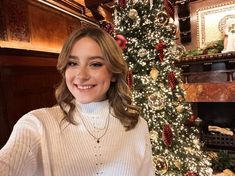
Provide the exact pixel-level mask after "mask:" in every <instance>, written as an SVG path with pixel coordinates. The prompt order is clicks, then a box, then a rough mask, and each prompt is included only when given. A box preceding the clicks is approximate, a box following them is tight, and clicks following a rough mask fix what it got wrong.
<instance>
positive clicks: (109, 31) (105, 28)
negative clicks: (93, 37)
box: [99, 21, 114, 34]
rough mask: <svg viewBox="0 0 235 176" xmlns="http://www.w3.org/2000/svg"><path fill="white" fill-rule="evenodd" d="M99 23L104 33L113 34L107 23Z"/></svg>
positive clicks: (109, 24) (111, 27)
mask: <svg viewBox="0 0 235 176" xmlns="http://www.w3.org/2000/svg"><path fill="white" fill-rule="evenodd" d="M99 23H100V27H101V28H102V29H103V30H105V31H106V32H108V33H109V34H112V33H113V32H114V27H113V25H112V24H111V23H109V22H107V21H100V22H99Z"/></svg>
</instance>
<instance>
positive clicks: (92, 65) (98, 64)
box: [90, 62, 104, 68]
mask: <svg viewBox="0 0 235 176" xmlns="http://www.w3.org/2000/svg"><path fill="white" fill-rule="evenodd" d="M103 65H104V64H103V63H101V62H93V63H91V64H90V66H91V67H95V68H96V67H102V66H103Z"/></svg>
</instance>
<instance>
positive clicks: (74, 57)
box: [69, 55, 105, 60]
mask: <svg viewBox="0 0 235 176" xmlns="http://www.w3.org/2000/svg"><path fill="white" fill-rule="evenodd" d="M69 59H75V60H78V59H79V58H78V57H77V56H72V55H69ZM94 59H102V60H105V59H104V58H103V57H102V56H92V57H89V60H94Z"/></svg>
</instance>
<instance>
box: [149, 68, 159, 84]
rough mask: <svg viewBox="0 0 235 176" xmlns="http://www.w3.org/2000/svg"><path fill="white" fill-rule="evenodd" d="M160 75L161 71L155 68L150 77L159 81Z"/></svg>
mask: <svg viewBox="0 0 235 176" xmlns="http://www.w3.org/2000/svg"><path fill="white" fill-rule="evenodd" d="M158 73H159V71H158V70H157V69H156V68H155V67H153V68H152V69H151V71H150V76H151V78H153V80H154V81H156V80H157V77H158Z"/></svg>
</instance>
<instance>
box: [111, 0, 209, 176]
mask: <svg viewBox="0 0 235 176" xmlns="http://www.w3.org/2000/svg"><path fill="white" fill-rule="evenodd" d="M173 19H174V0H152V1H151V0H136V1H134V0H132V1H125V0H119V1H118V2H116V4H115V12H114V21H115V30H114V31H115V32H114V37H115V38H116V40H117V42H118V44H119V46H121V47H122V49H123V51H124V57H125V59H126V61H127V62H128V64H129V70H130V71H129V76H128V84H129V86H130V87H131V88H132V92H133V102H134V103H135V104H137V105H138V106H139V107H141V110H142V111H141V112H142V116H143V117H144V118H145V119H146V120H147V122H148V125H149V129H150V135H151V142H152V146H153V164H154V167H155V173H156V175H166V176H168V175H169V176H180V175H184V176H198V175H200V176H201V175H202V176H207V175H212V169H211V168H210V162H209V159H208V157H207V156H206V155H205V153H204V152H203V151H202V148H201V143H200V140H199V130H198V129H197V127H195V126H189V125H186V124H190V123H191V124H193V123H194V122H195V119H196V117H195V116H194V115H193V113H192V109H191V105H190V104H189V103H187V102H186V101H185V99H184V95H185V92H184V90H183V89H182V86H181V85H182V81H181V79H180V69H179V68H177V67H176V66H175V63H176V62H177V60H178V59H179V58H180V56H181V55H182V47H180V46H177V45H176V44H175V38H176V30H177V28H176V25H175V24H174V20H173Z"/></svg>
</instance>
